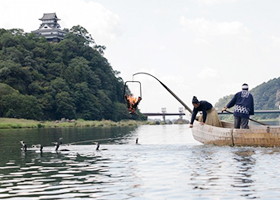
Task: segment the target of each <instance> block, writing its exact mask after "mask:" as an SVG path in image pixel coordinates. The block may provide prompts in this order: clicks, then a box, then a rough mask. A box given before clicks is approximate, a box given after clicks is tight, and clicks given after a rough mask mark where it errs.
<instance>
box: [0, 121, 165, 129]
mask: <svg viewBox="0 0 280 200" xmlns="http://www.w3.org/2000/svg"><path fill="white" fill-rule="evenodd" d="M161 124H165V123H164V122H158V121H153V122H151V121H136V120H121V121H118V122H114V121H111V120H101V121H95V120H83V119H78V120H70V121H58V120H56V121H36V120H29V119H16V118H0V130H1V129H22V128H79V127H116V126H117V127H124V126H139V125H161Z"/></svg>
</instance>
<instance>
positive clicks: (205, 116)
mask: <svg viewBox="0 0 280 200" xmlns="http://www.w3.org/2000/svg"><path fill="white" fill-rule="evenodd" d="M192 104H193V107H194V108H193V113H192V118H191V122H190V128H192V127H193V122H194V120H195V118H196V114H197V113H198V111H202V116H200V117H199V120H198V121H199V122H200V124H202V125H203V124H204V123H205V124H208V125H211V126H217V127H222V123H221V121H220V119H219V116H218V113H217V111H216V110H215V108H213V106H212V104H211V103H209V102H208V101H198V99H197V98H196V96H194V97H193V99H192Z"/></svg>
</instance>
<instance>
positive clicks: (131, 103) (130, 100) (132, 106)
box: [125, 95, 142, 114]
mask: <svg viewBox="0 0 280 200" xmlns="http://www.w3.org/2000/svg"><path fill="white" fill-rule="evenodd" d="M125 98H126V101H127V108H128V110H129V113H130V114H136V112H135V111H136V108H137V106H138V104H139V102H140V101H141V99H142V98H141V97H138V99H137V98H136V97H134V96H133V95H125Z"/></svg>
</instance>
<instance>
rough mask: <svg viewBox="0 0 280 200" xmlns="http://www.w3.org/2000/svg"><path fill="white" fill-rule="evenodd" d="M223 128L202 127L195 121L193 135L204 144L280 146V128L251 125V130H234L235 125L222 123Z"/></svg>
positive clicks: (205, 125)
mask: <svg viewBox="0 0 280 200" xmlns="http://www.w3.org/2000/svg"><path fill="white" fill-rule="evenodd" d="M222 124H223V127H215V126H209V125H207V124H204V125H200V124H199V122H197V121H195V123H194V126H193V128H192V134H193V137H194V139H195V140H197V141H199V142H201V143H203V144H214V145H230V146H262V147H274V146H280V126H270V127H269V126H261V125H249V129H234V128H233V124H232V123H229V122H224V121H222Z"/></svg>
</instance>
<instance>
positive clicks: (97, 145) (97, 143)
mask: <svg viewBox="0 0 280 200" xmlns="http://www.w3.org/2000/svg"><path fill="white" fill-rule="evenodd" d="M99 147H100V144H99V142H96V150H97V151H98V150H99Z"/></svg>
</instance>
